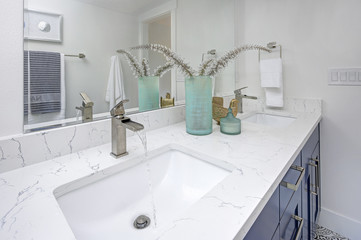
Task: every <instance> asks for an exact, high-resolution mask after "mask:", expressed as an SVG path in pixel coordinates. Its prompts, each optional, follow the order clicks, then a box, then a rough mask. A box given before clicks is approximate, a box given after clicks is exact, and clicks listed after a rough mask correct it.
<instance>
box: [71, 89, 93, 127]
mask: <svg viewBox="0 0 361 240" xmlns="http://www.w3.org/2000/svg"><path fill="white" fill-rule="evenodd" d="M80 96H81V97H82V99H83V102H82V106H81V107H75V108H76V109H78V110H80V111H81V115H82V120H83V122H91V121H93V106H94V103H93V102H92V101H91V100H90V98H89V97H88V95H87V94H86V93H83V92H81V93H80Z"/></svg>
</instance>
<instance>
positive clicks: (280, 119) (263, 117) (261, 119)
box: [243, 113, 296, 127]
mask: <svg viewBox="0 0 361 240" xmlns="http://www.w3.org/2000/svg"><path fill="white" fill-rule="evenodd" d="M295 120H296V118H293V117H285V116H278V115H271V114H266V113H256V114H254V115H252V116H249V117H247V118H245V119H243V121H246V122H252V123H256V124H261V125H266V126H271V127H287V126H289V125H290V124H291V123H293V121H295Z"/></svg>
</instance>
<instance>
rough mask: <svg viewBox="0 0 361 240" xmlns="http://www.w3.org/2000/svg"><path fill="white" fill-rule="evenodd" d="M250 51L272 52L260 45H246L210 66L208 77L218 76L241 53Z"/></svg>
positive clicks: (228, 53)
mask: <svg viewBox="0 0 361 240" xmlns="http://www.w3.org/2000/svg"><path fill="white" fill-rule="evenodd" d="M248 50H259V51H266V52H271V50H270V49H268V48H266V47H263V46H260V45H244V46H241V47H238V48H236V49H234V50H232V51H229V52H227V53H226V54H225V55H224V56H223V57H221V58H220V59H219V60H217V61H214V62H213V64H211V65H210V66H209V68H208V69H207V71H206V75H208V76H214V75H216V74H217V73H219V72H220V71H221V70H223V69H224V68H225V67H226V66H227V65H228V64H229V62H230V61H232V60H234V59H235V58H236V57H237V56H238V55H239V54H240V53H241V52H244V51H248Z"/></svg>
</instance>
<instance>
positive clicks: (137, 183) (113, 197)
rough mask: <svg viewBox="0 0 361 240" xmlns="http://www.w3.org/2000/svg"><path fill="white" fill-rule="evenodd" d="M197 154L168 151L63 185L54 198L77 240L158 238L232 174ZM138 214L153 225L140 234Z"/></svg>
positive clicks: (229, 168) (221, 164)
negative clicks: (167, 227)
mask: <svg viewBox="0 0 361 240" xmlns="http://www.w3.org/2000/svg"><path fill="white" fill-rule="evenodd" d="M195 155H196V154H194V153H189V151H187V153H185V151H183V150H182V151H180V150H177V149H167V150H164V151H161V152H160V153H157V154H155V155H153V156H150V155H148V157H147V158H146V160H145V159H141V160H139V159H138V163H136V164H135V165H133V166H128V167H127V168H126V169H122V170H117V171H118V172H115V173H113V174H112V175H111V176H102V175H104V173H103V172H102V173H100V172H98V173H97V174H95V175H93V176H90V177H86V178H83V179H81V180H80V181H77V182H73V183H69V184H67V185H68V186H66V185H64V186H61V187H59V188H58V189H56V190H55V191H54V194H55V196H56V198H57V201H58V203H59V205H60V208H61V209H62V211H63V214H64V215H65V218H66V219H67V221H68V223H69V225H70V227H71V229H72V230H73V233H74V235H75V237H76V238H77V239H79V240H82V239H87V240H92V239H107V240H111V239H156V237H157V236H158V235H159V234H160V230H162V229H163V228H164V227H166V226H168V225H169V224H171V223H172V221H173V220H176V219H177V217H179V216H180V215H181V214H182V213H183V212H184V211H185V210H186V209H187V208H189V207H190V206H191V205H192V204H194V203H195V202H196V201H198V200H199V199H200V198H201V197H202V196H204V195H205V194H206V193H207V192H209V191H210V190H211V189H212V188H213V187H214V186H215V185H217V184H218V183H219V182H220V181H222V180H223V179H224V178H225V177H226V176H228V175H229V174H230V173H231V171H232V169H233V168H232V167H231V166H230V165H228V164H226V163H223V162H219V163H218V162H217V161H214V160H209V159H207V158H202V157H198V156H197V157H195ZM129 161H132V160H129ZM80 182H82V183H80ZM71 185H73V186H71ZM74 185H76V187H74ZM140 215H146V216H148V217H149V218H150V220H151V223H150V226H149V227H147V228H144V229H141V230H139V229H136V228H135V227H134V226H133V223H134V220H135V219H136V218H137V217H138V216H140Z"/></svg>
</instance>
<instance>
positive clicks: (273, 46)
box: [258, 42, 282, 62]
mask: <svg viewBox="0 0 361 240" xmlns="http://www.w3.org/2000/svg"><path fill="white" fill-rule="evenodd" d="M267 47H268V48H269V49H271V50H272V49H274V48H277V47H279V48H280V58H282V46H281V45H280V44H277V42H269V43H267ZM260 61H261V51H260V50H258V62H260Z"/></svg>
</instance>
